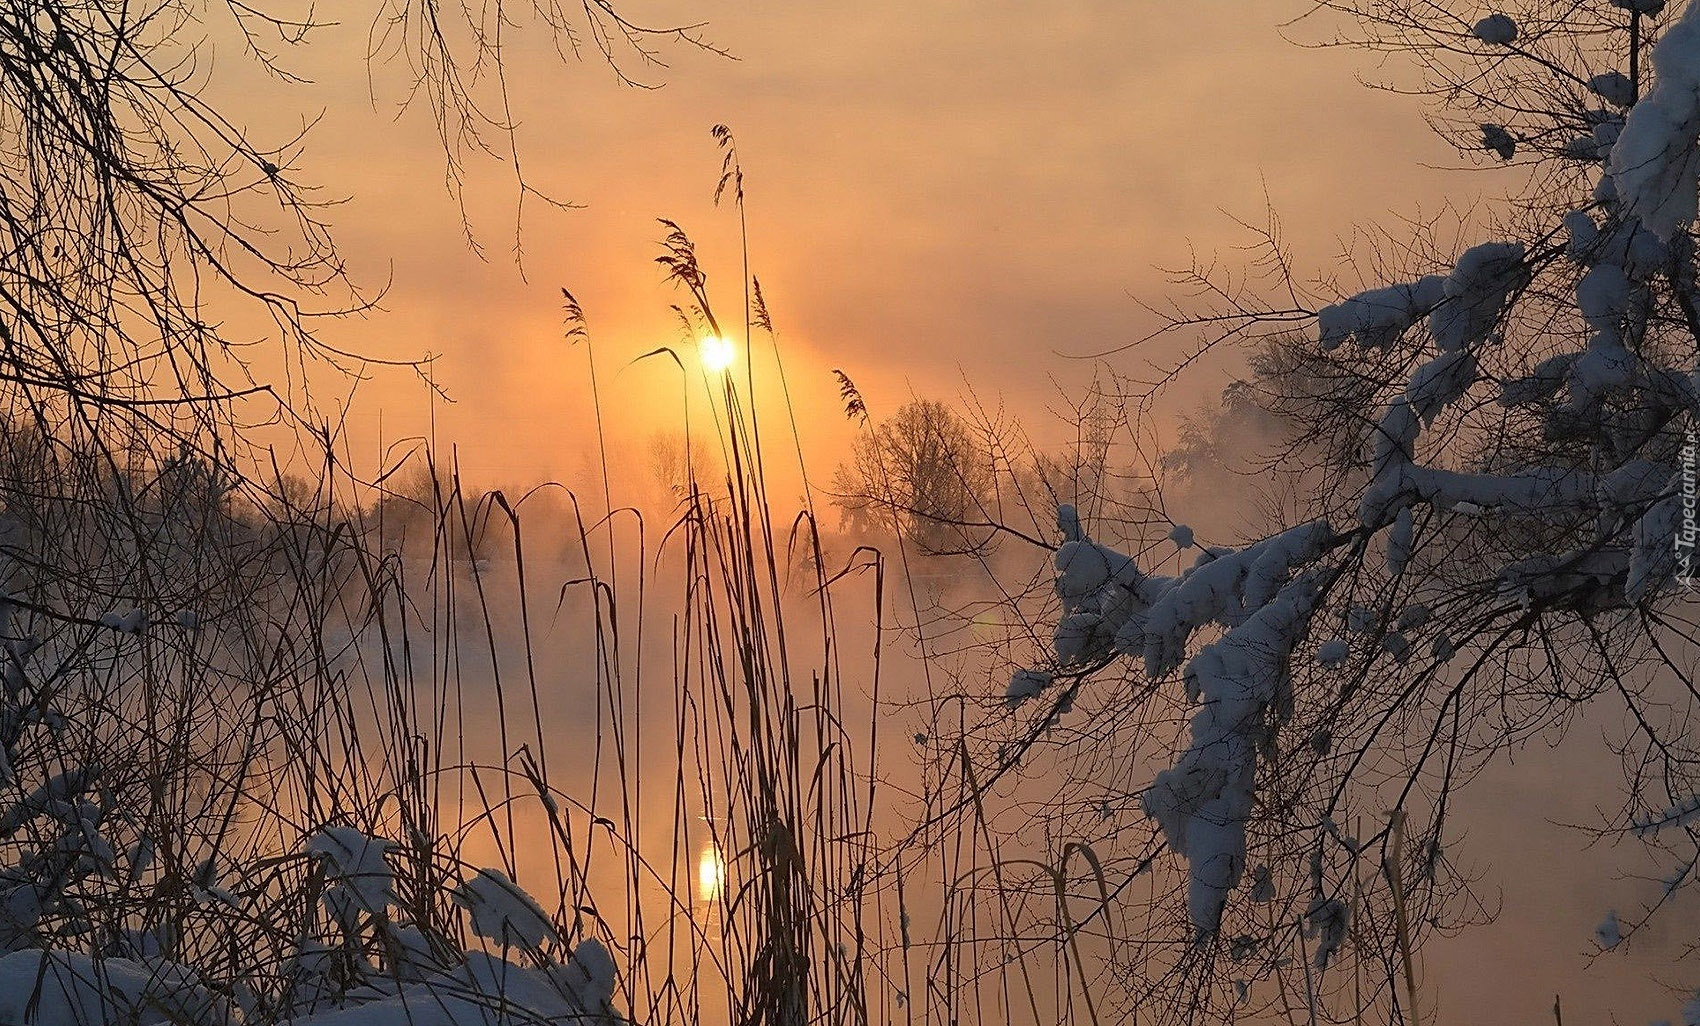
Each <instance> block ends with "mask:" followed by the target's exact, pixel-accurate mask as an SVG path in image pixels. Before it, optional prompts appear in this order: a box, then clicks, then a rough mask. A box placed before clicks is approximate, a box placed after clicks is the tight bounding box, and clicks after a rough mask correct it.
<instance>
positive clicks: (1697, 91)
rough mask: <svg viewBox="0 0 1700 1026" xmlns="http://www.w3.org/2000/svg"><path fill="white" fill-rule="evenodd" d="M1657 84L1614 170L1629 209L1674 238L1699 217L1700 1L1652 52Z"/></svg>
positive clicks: (1614, 159)
mask: <svg viewBox="0 0 1700 1026" xmlns="http://www.w3.org/2000/svg"><path fill="white" fill-rule="evenodd" d="M1653 67H1654V69H1655V72H1656V74H1655V77H1654V79H1653V88H1652V89H1651V91H1649V92H1648V93H1647V94H1646V95H1645V96H1643V97H1642V98H1641V101H1640V102H1639V103H1637V104H1636V105H1635V107H1634V109H1633V110H1631V111H1630V112H1629V117H1628V119H1627V121H1626V122H1625V123H1624V127H1623V133H1622V135H1621V137H1620V138H1619V139H1618V141H1617V145H1616V147H1614V148H1613V150H1612V155H1611V160H1610V162H1609V163H1608V165H1607V174H1608V175H1609V176H1610V178H1611V180H1612V184H1613V186H1614V187H1615V189H1616V191H1617V194H1618V199H1619V202H1620V203H1621V204H1622V206H1623V208H1624V209H1625V211H1627V212H1628V213H1630V214H1633V215H1635V216H1637V217H1639V218H1640V220H1641V223H1642V224H1643V225H1645V226H1646V227H1647V229H1648V230H1649V231H1651V232H1653V233H1654V234H1656V235H1657V236H1658V237H1659V238H1660V239H1663V240H1665V241H1667V242H1668V241H1670V240H1671V239H1672V238H1674V237H1675V236H1676V235H1677V233H1678V231H1679V230H1680V229H1681V227H1682V226H1683V225H1686V224H1688V223H1689V222H1691V221H1693V220H1694V214H1695V206H1696V202H1697V197H1696V193H1697V191H1700V151H1697V150H1696V148H1695V146H1694V142H1695V139H1696V138H1700V5H1693V4H1691V5H1689V6H1688V8H1687V9H1685V10H1684V11H1683V14H1682V17H1681V19H1680V20H1678V21H1677V22H1676V24H1674V25H1671V26H1670V27H1669V28H1667V29H1666V30H1665V33H1664V36H1663V37H1662V38H1661V39H1660V40H1659V43H1658V46H1656V47H1655V48H1654V50H1653Z"/></svg>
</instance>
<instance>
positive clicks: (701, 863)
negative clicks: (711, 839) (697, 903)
mask: <svg viewBox="0 0 1700 1026" xmlns="http://www.w3.org/2000/svg"><path fill="white" fill-rule="evenodd" d="M725 890H726V860H725V859H723V858H721V857H720V850H719V849H718V848H716V847H715V846H714V845H712V844H710V845H707V846H705V847H704V848H703V849H702V854H701V855H700V856H698V858H697V897H699V898H701V899H702V900H703V901H718V900H720V896H721V894H723V893H724V892H725Z"/></svg>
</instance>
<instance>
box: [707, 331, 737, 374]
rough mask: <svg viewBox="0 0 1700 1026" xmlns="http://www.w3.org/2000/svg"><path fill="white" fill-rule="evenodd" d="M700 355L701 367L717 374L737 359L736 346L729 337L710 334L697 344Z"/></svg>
mask: <svg viewBox="0 0 1700 1026" xmlns="http://www.w3.org/2000/svg"><path fill="white" fill-rule="evenodd" d="M697 350H698V352H699V354H700V355H701V357H702V368H703V370H706V371H708V372H710V373H712V374H719V373H721V372H722V371H725V370H727V369H729V368H730V367H731V366H732V364H733V363H734V362H735V361H736V360H737V359H738V348H737V347H736V346H734V345H733V344H732V340H731V339H729V338H721V337H719V336H717V335H710V336H708V337H707V338H705V339H703V340H702V342H701V343H700V344H699V345H698V346H697Z"/></svg>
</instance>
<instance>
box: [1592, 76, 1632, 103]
mask: <svg viewBox="0 0 1700 1026" xmlns="http://www.w3.org/2000/svg"><path fill="white" fill-rule="evenodd" d="M1588 89H1589V90H1590V91H1591V92H1593V94H1594V95H1595V96H1598V97H1599V98H1600V99H1602V100H1604V101H1606V102H1607V103H1609V104H1612V105H1613V106H1617V107H1629V106H1632V105H1633V104H1634V103H1635V86H1634V84H1633V83H1631V82H1630V81H1629V76H1628V75H1625V74H1624V73H1623V72H1621V71H1607V72H1605V73H1603V74H1599V75H1595V76H1594V77H1593V78H1590V79H1589V80H1588Z"/></svg>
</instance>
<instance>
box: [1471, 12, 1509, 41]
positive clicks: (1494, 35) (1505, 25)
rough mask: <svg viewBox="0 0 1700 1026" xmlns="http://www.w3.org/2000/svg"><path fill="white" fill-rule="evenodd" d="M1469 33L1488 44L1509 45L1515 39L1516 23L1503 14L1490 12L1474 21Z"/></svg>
mask: <svg viewBox="0 0 1700 1026" xmlns="http://www.w3.org/2000/svg"><path fill="white" fill-rule="evenodd" d="M1470 34H1471V35H1473V36H1475V37H1476V38H1477V39H1480V40H1481V41H1482V42H1484V43H1487V44H1489V45H1490V46H1510V45H1511V44H1512V43H1514V42H1516V40H1517V23H1516V22H1515V21H1512V20H1511V19H1510V18H1508V17H1506V16H1505V15H1503V14H1490V15H1488V16H1487V17H1485V18H1483V19H1482V20H1481V21H1478V22H1476V27H1475V28H1474V29H1472V30H1471V32H1470Z"/></svg>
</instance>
